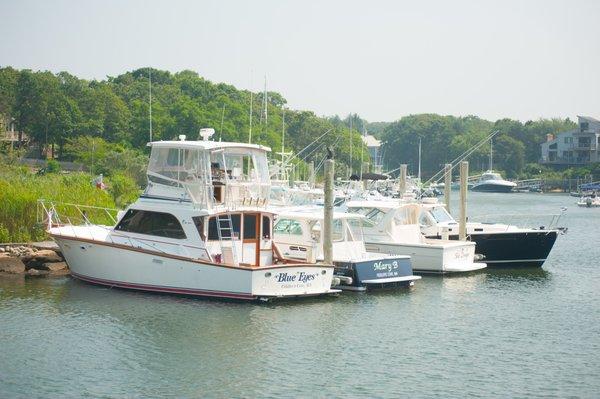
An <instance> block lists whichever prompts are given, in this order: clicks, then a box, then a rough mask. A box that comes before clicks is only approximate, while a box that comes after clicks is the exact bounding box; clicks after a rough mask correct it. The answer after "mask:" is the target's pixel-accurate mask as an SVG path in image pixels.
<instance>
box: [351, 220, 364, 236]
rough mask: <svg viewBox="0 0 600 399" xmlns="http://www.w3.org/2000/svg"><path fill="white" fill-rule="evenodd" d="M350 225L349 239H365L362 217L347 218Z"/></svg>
mask: <svg viewBox="0 0 600 399" xmlns="http://www.w3.org/2000/svg"><path fill="white" fill-rule="evenodd" d="M347 220H348V227H349V228H350V231H349V234H348V241H364V238H363V231H362V219H347Z"/></svg>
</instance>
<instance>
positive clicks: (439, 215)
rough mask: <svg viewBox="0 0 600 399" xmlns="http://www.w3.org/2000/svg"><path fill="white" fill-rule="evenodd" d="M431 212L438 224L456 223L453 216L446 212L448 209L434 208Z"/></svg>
mask: <svg viewBox="0 0 600 399" xmlns="http://www.w3.org/2000/svg"><path fill="white" fill-rule="evenodd" d="M429 212H431V216H433V218H434V219H435V220H436V221H437V222H438V223H444V222H453V221H454V219H453V218H452V216H450V214H449V213H448V212H447V211H446V208H433V209H431V210H430V211H429Z"/></svg>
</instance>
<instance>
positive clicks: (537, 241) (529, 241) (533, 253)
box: [437, 231, 558, 268]
mask: <svg viewBox="0 0 600 399" xmlns="http://www.w3.org/2000/svg"><path fill="white" fill-rule="evenodd" d="M557 236H558V232H557V231H533V232H507V233H476V234H470V235H468V236H467V239H468V240H469V241H473V242H475V244H476V245H475V253H478V254H481V255H484V256H485V258H484V259H483V260H482V262H485V263H487V265H488V268H490V267H492V268H493V267H510V268H515V267H541V266H542V265H543V264H544V262H545V261H546V258H547V257H548V254H549V253H550V251H551V250H552V247H553V246H554V242H555V241H556V237H557ZM437 238H439V237H437ZM450 239H452V240H458V235H452V236H450Z"/></svg>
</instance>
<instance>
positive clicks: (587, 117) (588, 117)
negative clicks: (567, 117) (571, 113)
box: [577, 115, 600, 122]
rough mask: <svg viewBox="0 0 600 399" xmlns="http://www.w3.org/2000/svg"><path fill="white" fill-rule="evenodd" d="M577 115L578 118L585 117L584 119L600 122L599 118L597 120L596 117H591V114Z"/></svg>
mask: <svg viewBox="0 0 600 399" xmlns="http://www.w3.org/2000/svg"><path fill="white" fill-rule="evenodd" d="M577 117H578V118H579V119H586V120H588V121H591V122H600V120H598V119H596V118H592V117H591V116H584V115H577Z"/></svg>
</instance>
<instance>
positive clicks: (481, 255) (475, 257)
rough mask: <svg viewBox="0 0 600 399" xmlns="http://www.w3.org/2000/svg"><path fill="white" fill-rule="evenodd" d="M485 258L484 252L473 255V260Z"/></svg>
mask: <svg viewBox="0 0 600 399" xmlns="http://www.w3.org/2000/svg"><path fill="white" fill-rule="evenodd" d="M484 259H485V255H484V254H475V256H474V257H473V260H474V261H475V262H477V261H480V260H484Z"/></svg>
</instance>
